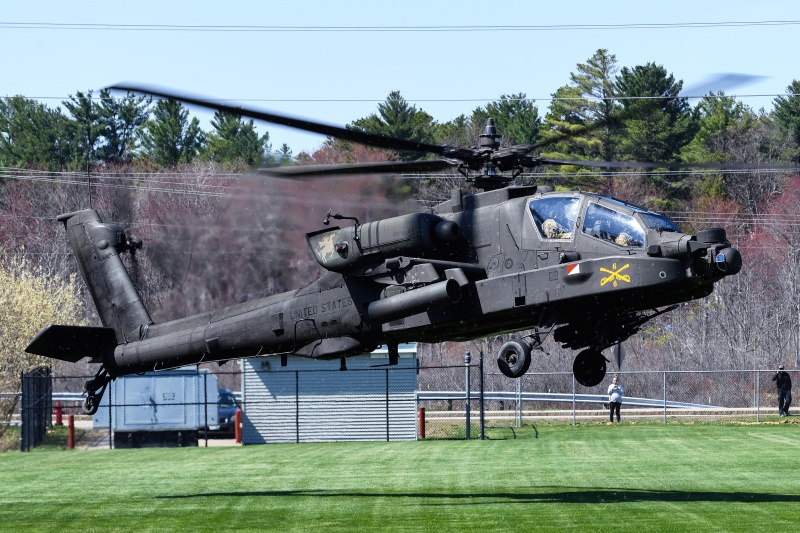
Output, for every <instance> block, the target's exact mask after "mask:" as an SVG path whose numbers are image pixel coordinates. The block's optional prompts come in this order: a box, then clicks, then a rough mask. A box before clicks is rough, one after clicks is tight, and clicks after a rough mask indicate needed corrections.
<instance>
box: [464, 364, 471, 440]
mask: <svg viewBox="0 0 800 533" xmlns="http://www.w3.org/2000/svg"><path fill="white" fill-rule="evenodd" d="M471 361H472V354H471V353H469V352H467V353H466V354H464V365H465V366H466V367H467V372H466V374H467V378H466V379H467V382H466V386H465V387H464V389H465V390H466V391H467V401H466V404H465V411H466V415H467V431H466V439H467V440H469V439H470V436H471V435H470V420H469V419H470V404H469V396H470V388H469V377H470V376H469V369H470V362H471Z"/></svg>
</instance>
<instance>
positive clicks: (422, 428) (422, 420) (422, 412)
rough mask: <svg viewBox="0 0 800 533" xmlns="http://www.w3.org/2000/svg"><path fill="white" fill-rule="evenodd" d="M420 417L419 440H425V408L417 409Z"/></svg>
mask: <svg viewBox="0 0 800 533" xmlns="http://www.w3.org/2000/svg"><path fill="white" fill-rule="evenodd" d="M417 413H418V417H419V422H418V423H419V438H420V439H424V438H425V408H424V407H420V408H418V409H417Z"/></svg>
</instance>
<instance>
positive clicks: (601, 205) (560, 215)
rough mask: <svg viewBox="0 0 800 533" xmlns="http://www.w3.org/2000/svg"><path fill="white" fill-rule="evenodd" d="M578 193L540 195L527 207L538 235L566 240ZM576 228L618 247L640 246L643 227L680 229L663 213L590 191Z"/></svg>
mask: <svg viewBox="0 0 800 533" xmlns="http://www.w3.org/2000/svg"><path fill="white" fill-rule="evenodd" d="M581 199H582V197H581V196H574V195H570V196H542V197H538V198H533V199H531V200H530V201H529V203H528V207H529V210H530V213H531V216H532V217H533V222H534V224H535V225H536V229H537V230H538V231H539V235H540V236H541V237H542V238H543V239H547V240H570V239H572V238H573V236H574V235H575V231H576V221H577V220H578V215H579V214H580V212H581ZM580 226H581V227H580V228H579V231H580V232H581V233H583V234H584V235H588V236H590V237H594V238H596V239H601V240H603V241H606V242H609V243H613V244H615V245H617V246H621V247H630V248H644V246H645V235H646V231H647V229H655V230H659V231H675V232H679V231H680V230H679V229H678V228H677V227H676V226H675V224H673V223H672V222H671V221H670V220H669V219H668V218H667V217H665V216H663V215H660V214H658V213H654V212H652V211H647V210H646V209H642V208H641V207H637V206H635V205H631V204H628V203H625V202H622V201H620V200H617V199H616V198H612V197H610V196H600V195H591V196H588V201H587V202H586V206H585V211H584V216H583V218H582V221H581V224H580Z"/></svg>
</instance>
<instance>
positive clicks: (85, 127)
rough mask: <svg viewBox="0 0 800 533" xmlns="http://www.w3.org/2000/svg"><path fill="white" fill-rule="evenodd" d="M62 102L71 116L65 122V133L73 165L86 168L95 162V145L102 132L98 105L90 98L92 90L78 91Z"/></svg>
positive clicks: (96, 145)
mask: <svg viewBox="0 0 800 533" xmlns="http://www.w3.org/2000/svg"><path fill="white" fill-rule="evenodd" d="M62 103H63V104H64V107H65V108H66V109H67V111H69V113H70V115H71V116H72V117H71V120H70V121H69V122H68V123H67V133H68V135H69V140H70V144H71V146H72V150H73V163H74V166H76V167H78V168H88V167H89V166H91V165H94V164H95V162H96V159H97V147H98V144H99V139H100V137H101V136H102V134H103V129H102V127H101V125H100V110H99V106H98V104H97V103H96V102H95V101H94V100H92V91H88V92H87V93H83V92H81V91H78V92H77V93H75V95H74V96H73V95H70V97H69V100H65V101H63V102H62Z"/></svg>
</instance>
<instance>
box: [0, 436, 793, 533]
mask: <svg viewBox="0 0 800 533" xmlns="http://www.w3.org/2000/svg"><path fill="white" fill-rule="evenodd" d="M799 431H800V424H777V425H693V426H690V425H678V426H673V425H669V426H642V425H626V424H623V425H615V426H605V425H580V426H577V427H571V426H561V427H559V426H554V427H544V428H540V430H539V438H538V439H535V438H532V434H533V432H532V431H531V430H530V429H527V430H522V431H521V434H520V438H519V439H516V440H511V439H509V440H488V441H469V442H466V441H421V442H398V443H328V444H300V445H268V446H249V447H243V448H191V449H190V448H184V449H141V450H111V451H58V450H56V451H35V452H33V453H29V454H20V453H16V452H7V453H2V454H0V480H1V481H2V483H0V523H2V524H5V525H8V524H13V529H14V530H15V531H23V530H37V531H40V530H56V529H59V530H63V529H65V528H68V529H70V530H76V531H92V530H95V531H130V530H136V531H166V530H190V531H208V530H220V529H224V530H270V531H315V532H321V531H377V530H382V531H486V530H494V531H496V530H515V531H534V530H535V531H558V530H581V531H600V530H610V529H613V530H614V531H644V530H649V531H713V530H719V531H758V530H770V531H773V530H781V529H783V530H794V529H796V528H797V527H798V526H799V525H800V505H799V504H800V476H798V475H797V471H798V465H797V457H800V453H798V452H800V449H798V448H800V439H799V438H798V437H800V432H799Z"/></svg>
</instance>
